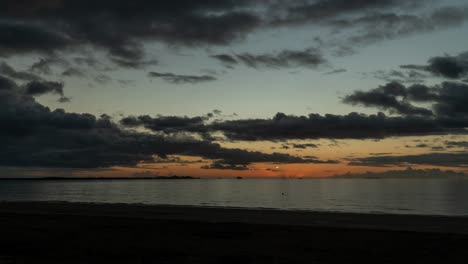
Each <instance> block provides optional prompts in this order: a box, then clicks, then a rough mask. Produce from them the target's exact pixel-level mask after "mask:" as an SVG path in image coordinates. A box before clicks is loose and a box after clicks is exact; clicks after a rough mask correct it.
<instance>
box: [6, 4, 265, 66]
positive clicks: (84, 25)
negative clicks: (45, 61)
mask: <svg viewBox="0 0 468 264" xmlns="http://www.w3.org/2000/svg"><path fill="white" fill-rule="evenodd" d="M249 2H251V3H252V1H247V0H241V1H232V0H222V1H212V0H203V1H177V2H170V1H156V2H151V1H145V0H137V1H132V3H129V2H128V1H125V0H117V1H115V0H112V1H111V0H103V1H99V2H96V1H91V0H83V1H73V0H62V1H40V4H38V2H37V1H33V0H26V1H9V0H7V1H5V2H4V3H3V4H2V9H1V10H0V16H2V18H3V19H2V21H3V22H2V23H0V31H1V32H6V33H8V34H5V33H4V34H1V35H0V54H2V55H9V54H15V53H16V54H17V53H27V52H41V53H48V54H50V53H53V52H55V51H57V50H64V49H67V48H75V47H80V46H84V45H89V44H90V45H93V46H94V47H97V48H101V49H104V50H106V51H108V52H109V54H110V55H111V56H112V57H115V58H117V60H116V62H117V63H120V64H124V65H126V66H133V65H135V63H136V64H137V65H139V63H140V62H143V61H144V60H143V58H144V57H145V52H144V45H143V43H144V42H145V41H152V40H155V41H163V42H166V43H169V44H175V45H189V46H191V45H225V44H228V43H230V42H232V41H234V40H238V39H241V38H243V37H244V36H245V35H246V34H247V33H249V32H251V31H252V30H253V29H255V28H256V27H257V26H258V25H259V24H260V22H261V21H260V18H258V17H257V16H256V15H255V14H251V13H250V12H249V11H245V9H243V7H245V6H248V4H249ZM33 7H34V8H33ZM16 21H21V22H16Z"/></svg>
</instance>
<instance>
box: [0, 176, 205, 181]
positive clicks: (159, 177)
mask: <svg viewBox="0 0 468 264" xmlns="http://www.w3.org/2000/svg"><path fill="white" fill-rule="evenodd" d="M195 179H200V178H198V177H192V176H154V177H36V178H31V177H28V178H11V177H10V178H0V180H39V181H47V180H195Z"/></svg>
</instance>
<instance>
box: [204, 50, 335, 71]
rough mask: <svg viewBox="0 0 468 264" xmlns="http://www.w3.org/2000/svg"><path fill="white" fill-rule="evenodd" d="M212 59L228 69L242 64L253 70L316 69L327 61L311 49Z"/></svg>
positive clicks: (223, 56) (219, 56)
mask: <svg viewBox="0 0 468 264" xmlns="http://www.w3.org/2000/svg"><path fill="white" fill-rule="evenodd" d="M212 58H214V59H217V60H218V61H220V62H222V63H223V64H224V65H227V66H228V67H234V66H235V65H237V64H240V63H242V64H244V65H245V66H247V67H251V68H255V69H261V68H272V69H281V68H295V67H306V68H316V67H318V66H320V65H323V64H325V63H327V60H326V59H325V58H324V57H323V55H322V54H321V52H320V51H319V50H317V49H313V48H309V49H305V50H282V51H280V52H276V53H265V54H251V53H241V54H232V55H230V54H217V55H213V56H212Z"/></svg>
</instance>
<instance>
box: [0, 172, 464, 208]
mask: <svg viewBox="0 0 468 264" xmlns="http://www.w3.org/2000/svg"><path fill="white" fill-rule="evenodd" d="M0 201H67V202H86V203H128V204H132V203H137V204H152V205H194V206H219V207H242V208H271V209H281V210H308V211H333V212H355V213H389V214H423V215H452V216H453V215H465V216H466V215H468V179H243V180H238V179H190V180H45V181H39V180H21V181H18V180H6V181H0Z"/></svg>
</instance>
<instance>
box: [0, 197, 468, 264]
mask: <svg viewBox="0 0 468 264" xmlns="http://www.w3.org/2000/svg"><path fill="white" fill-rule="evenodd" d="M466 245H468V218H467V217H447V216H419V215H390V214H387V215H385V214H356V213H334V212H308V211H281V210H272V209H241V208H217V207H196V206H162V205H161V206H157V205H141V204H139V205H137V204H91V203H69V202H0V263H370V262H372V263H401V262H409V261H412V262H415V261H417V263H465V261H466V258H467V257H468V251H467V250H466Z"/></svg>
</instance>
